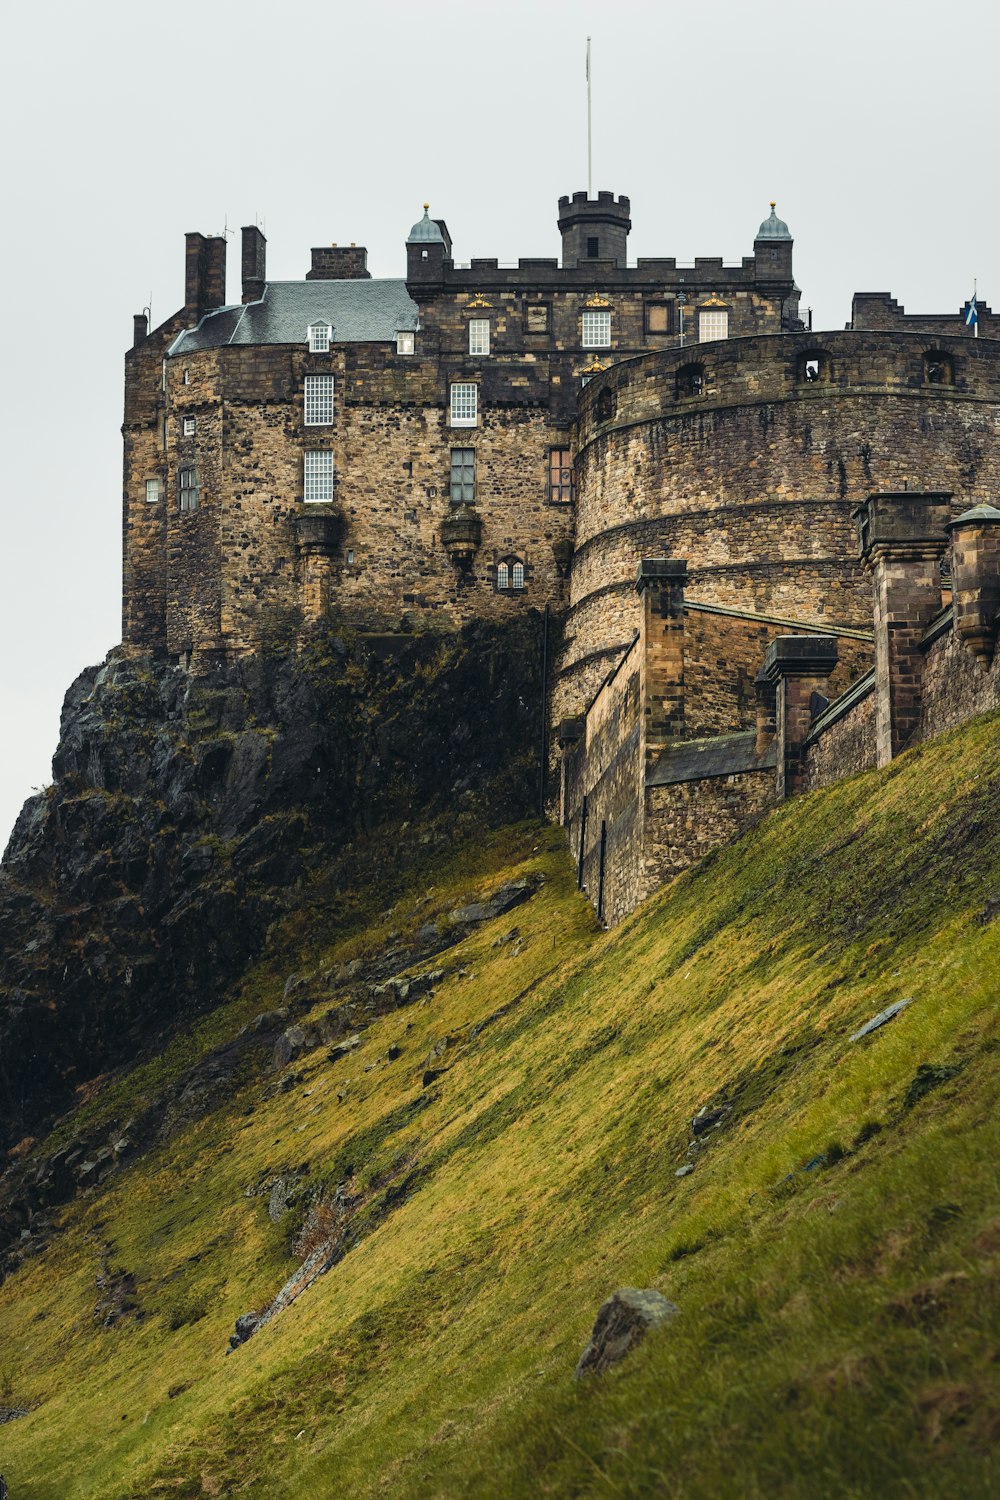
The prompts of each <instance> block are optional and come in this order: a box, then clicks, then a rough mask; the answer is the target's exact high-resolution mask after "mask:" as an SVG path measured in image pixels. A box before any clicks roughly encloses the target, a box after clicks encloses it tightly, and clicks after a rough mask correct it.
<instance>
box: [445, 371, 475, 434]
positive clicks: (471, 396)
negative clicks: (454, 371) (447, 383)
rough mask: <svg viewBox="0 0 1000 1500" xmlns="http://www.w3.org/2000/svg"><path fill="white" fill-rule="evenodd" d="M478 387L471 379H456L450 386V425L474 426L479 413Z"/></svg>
mask: <svg viewBox="0 0 1000 1500" xmlns="http://www.w3.org/2000/svg"><path fill="white" fill-rule="evenodd" d="M478 398H479V387H478V386H477V385H475V384H474V383H473V382H472V381H466V380H460V381H456V382H455V384H454V385H453V386H452V387H451V425H452V427H475V425H476V421H477V418H478V414H479V399H478Z"/></svg>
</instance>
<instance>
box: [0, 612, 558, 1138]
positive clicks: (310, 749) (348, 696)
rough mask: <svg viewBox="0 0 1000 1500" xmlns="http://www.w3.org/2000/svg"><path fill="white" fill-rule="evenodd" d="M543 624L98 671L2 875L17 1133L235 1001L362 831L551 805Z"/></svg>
mask: <svg viewBox="0 0 1000 1500" xmlns="http://www.w3.org/2000/svg"><path fill="white" fill-rule="evenodd" d="M540 631H541V624H540V619H539V617H538V616H537V615H531V616H527V617H524V618H522V619H521V620H519V621H518V622H517V623H516V624H515V625H511V626H499V625H485V624H477V625H473V626H470V627H468V628H467V629H465V630H464V631H462V632H461V633H459V634H454V635H445V636H436V635H432V634H425V635H422V636H419V637H413V636H399V635H397V636H393V637H389V638H386V637H380V638H378V639H377V640H375V639H372V638H369V639H367V640H366V639H363V638H357V637H349V636H345V635H339V634H336V633H334V632H333V631H332V630H325V631H320V632H319V633H318V634H317V635H316V637H315V639H314V640H313V641H312V643H311V644H310V645H309V646H308V647H307V648H306V649H303V650H301V651H296V652H285V653H282V652H275V653H273V654H267V655H261V656H257V657H253V658H244V659H242V660H239V661H236V662H233V663H231V664H229V665H227V666H225V667H220V668H218V669H217V670H214V671H212V672H209V673H205V674H201V675H198V676H193V675H191V674H190V673H188V672H185V671H184V670H182V669H181V668H179V667H177V666H173V665H166V664H162V663H155V662H152V661H149V660H123V659H119V658H117V657H115V656H114V655H113V656H112V658H111V659H109V661H108V662H107V663H106V664H105V665H104V666H102V667H100V668H89V669H88V670H87V671H85V672H83V673H82V674H81V675H80V677H79V678H77V680H76V682H74V683H73V685H72V687H71V688H70V690H69V692H68V693H67V695H66V700H65V704H64V708H63V716H62V724H61V730H60V740H59V746H58V749H57V751H56V754H55V757H54V760H53V776H54V782H53V785H52V786H51V787H49V788H48V789H47V790H46V791H45V792H42V793H40V794H39V795H37V796H35V797H32V798H31V799H29V801H28V802H27V803H25V806H24V808H23V810H22V812H21V815H20V817H19V818H18V821H17V824H16V825H15V828H14V832H13V834H12V836H11V839H10V843H9V845H8V847H7V851H6V854H5V856H4V859H3V864H2V867H0V934H2V937H0V1119H2V1120H3V1121H4V1126H3V1129H4V1130H5V1131H6V1132H7V1136H6V1139H7V1142H8V1143H9V1142H10V1141H16V1140H17V1139H19V1138H20V1136H21V1135H22V1134H23V1133H24V1132H25V1131H26V1130H28V1129H29V1128H30V1127H31V1126H32V1125H33V1124H34V1123H35V1122H37V1121H38V1120H40V1119H41V1118H43V1117H44V1116H45V1115H46V1114H47V1113H49V1112H51V1110H52V1109H54V1108H58V1107H59V1106H60V1105H61V1104H63V1103H64V1102H65V1100H66V1099H67V1098H68V1097H69V1094H70V1091H71V1090H72V1089H73V1088H74V1087H76V1086H77V1085H79V1084H80V1083H83V1082H85V1081H86V1080H87V1079H89V1078H92V1077H94V1076H95V1075H97V1074H98V1073H100V1072H101V1071H102V1070H103V1069H104V1068H106V1067H107V1066H108V1065H111V1064H114V1063H116V1062H119V1061H121V1060H123V1059H125V1058H127V1057H129V1056H130V1055H132V1054H133V1053H134V1051H135V1048H136V1045H137V1044H138V1042H139V1041H140V1040H141V1039H142V1038H143V1037H144V1036H145V1037H148V1036H150V1035H153V1034H156V1033H157V1032H158V1031H162V1030H163V1029H164V1028H165V1027H167V1026H169V1024H170V1023H171V1021H173V1020H174V1019H176V1018H177V1017H178V1016H180V1015H183V1014H186V1013H190V1012H192V1011H195V1010H201V1009H205V1008H207V1007H209V1006H211V1005H212V1004H214V1003H215V1002H216V1001H217V999H218V998H219V995H220V994H221V993H222V991H223V990H224V989H225V987H226V986H227V985H228V984H229V983H231V982H232V980H233V979H234V977H236V976H237V975H238V974H239V972H240V971H241V969H242V967H243V966H244V965H245V964H246V963H247V961H248V960H249V959H250V958H251V957H252V956H253V955H254V954H255V953H256V952H257V951H258V950H259V948H260V947H261V945H262V942H263V940H264V936H265V933H266V930H267V927H268V924H269V922H270V921H271V920H272V919H273V917H274V916H275V915H276V914H277V913H278V912H279V911H280V910H281V908H282V905H283V901H284V897H285V894H286V893H287V892H288V891H289V890H290V889H291V888H292V887H294V885H295V883H296V882H297V881H299V880H300V879H301V878H302V876H303V875H304V874H305V873H306V872H307V871H308V870H310V869H312V868H315V867H317V866H318V865H321V864H326V865H329V863H330V862H331V860H335V859H336V857H337V856H338V855H339V854H340V853H341V851H342V850H343V848H344V845H345V843H346V842H348V841H350V840H352V839H355V840H357V839H358V838H359V837H363V835H364V834H365V832H367V831H370V830H372V829H374V828H377V827H378V826H379V825H380V824H385V823H387V822H390V821H391V820H393V819H395V818H400V819H406V818H410V817H412V816H413V815H414V814H416V815H418V816H419V815H421V814H425V813H426V814H428V815H436V814H437V813H440V812H444V811H447V810H449V809H450V810H452V811H453V812H454V813H455V814H456V816H458V815H461V816H462V817H464V818H465V819H466V820H467V821H468V822H470V824H471V823H473V822H474V820H475V818H476V817H477V816H479V815H480V809H481V816H482V817H483V818H484V820H485V819H486V818H489V819H490V820H491V821H503V820H505V819H507V818H512V817H513V818H516V817H518V816H522V815H524V814H525V813H526V812H527V811H529V810H530V809H531V807H532V805H533V802H534V799H535V798H536V797H537V787H538V755H539V748H540V729H541V695H542V683H541V652H540ZM2 1144H4V1141H3V1140H0V1145H2Z"/></svg>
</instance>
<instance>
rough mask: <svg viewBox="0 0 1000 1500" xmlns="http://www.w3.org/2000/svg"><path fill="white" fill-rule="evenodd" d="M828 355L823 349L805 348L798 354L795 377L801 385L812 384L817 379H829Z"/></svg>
mask: <svg viewBox="0 0 1000 1500" xmlns="http://www.w3.org/2000/svg"><path fill="white" fill-rule="evenodd" d="M829 378H830V356H829V355H828V354H827V353H826V350H825V349H807V350H806V352H805V354H800V355H799V365H798V371H797V379H798V381H799V383H800V384H802V385H813V384H815V382H816V381H818V380H829Z"/></svg>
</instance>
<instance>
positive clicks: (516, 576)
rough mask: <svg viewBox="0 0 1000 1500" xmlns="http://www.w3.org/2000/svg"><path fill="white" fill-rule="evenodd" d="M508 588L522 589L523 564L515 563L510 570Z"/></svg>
mask: <svg viewBox="0 0 1000 1500" xmlns="http://www.w3.org/2000/svg"><path fill="white" fill-rule="evenodd" d="M510 586H511V588H512V589H523V588H524V563H519V562H516V563H514V565H513V566H512V568H511V570H510Z"/></svg>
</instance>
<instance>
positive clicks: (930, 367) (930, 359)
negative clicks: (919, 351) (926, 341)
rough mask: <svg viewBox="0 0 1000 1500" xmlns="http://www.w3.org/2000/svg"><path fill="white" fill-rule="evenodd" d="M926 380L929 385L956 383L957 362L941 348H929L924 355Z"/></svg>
mask: <svg viewBox="0 0 1000 1500" xmlns="http://www.w3.org/2000/svg"><path fill="white" fill-rule="evenodd" d="M924 380H925V382H926V384H927V385H954V384H955V362H954V360H953V359H952V357H951V355H950V354H945V353H944V351H943V350H941V349H929V350H928V351H927V353H926V354H925V355H924Z"/></svg>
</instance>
